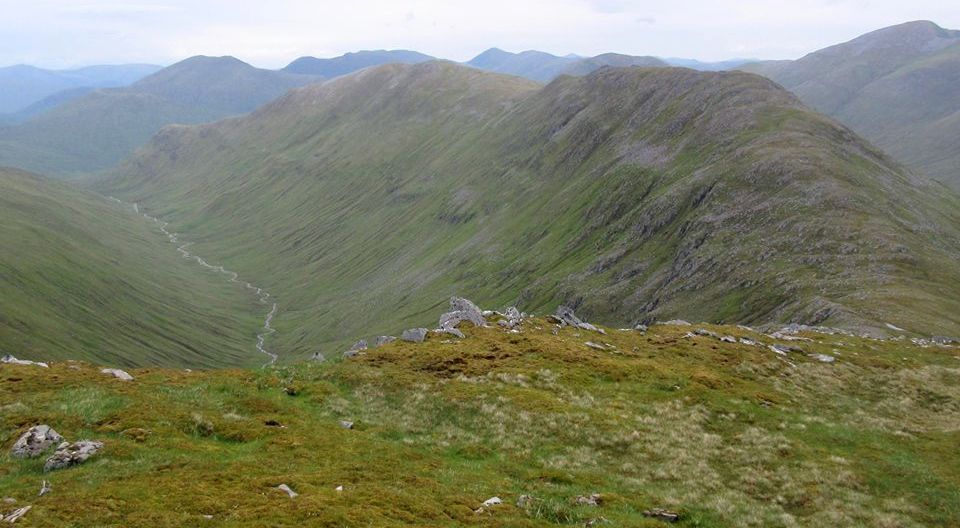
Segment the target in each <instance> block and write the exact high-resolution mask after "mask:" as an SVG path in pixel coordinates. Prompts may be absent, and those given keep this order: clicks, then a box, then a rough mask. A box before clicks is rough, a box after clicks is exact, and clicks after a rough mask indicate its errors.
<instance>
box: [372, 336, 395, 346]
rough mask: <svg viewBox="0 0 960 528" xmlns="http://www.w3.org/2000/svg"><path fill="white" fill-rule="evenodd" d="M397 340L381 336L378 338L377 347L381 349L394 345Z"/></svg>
mask: <svg viewBox="0 0 960 528" xmlns="http://www.w3.org/2000/svg"><path fill="white" fill-rule="evenodd" d="M396 340H397V338H396V337H393V336H380V337H378V338H377V341H376V346H378V347H380V346H383V345H386V344H389V343H393V342H394V341H396Z"/></svg>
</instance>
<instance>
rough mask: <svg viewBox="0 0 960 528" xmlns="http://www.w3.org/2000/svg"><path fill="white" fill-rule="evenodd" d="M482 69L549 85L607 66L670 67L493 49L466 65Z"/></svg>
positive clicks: (630, 59)
mask: <svg viewBox="0 0 960 528" xmlns="http://www.w3.org/2000/svg"><path fill="white" fill-rule="evenodd" d="M466 64H467V65H469V66H473V67H474V68H478V69H481V70H486V71H491V72H495V73H504V74H507V75H516V76H518V77H525V78H527V79H531V80H534V81H539V82H550V81H552V80H553V79H555V78H557V77H558V76H560V75H587V74H589V73H591V72H593V71H594V70H597V69H600V68H602V67H604V66H617V67H623V66H667V63H666V62H663V61H662V60H660V59H658V58H656V57H646V56H632V55H621V54H617V53H605V54H602V55H597V56H596V57H579V56H577V55H567V56H565V57H558V56H556V55H552V54H550V53H546V52H543V51H536V50H528V51H523V52H520V53H511V52H509V51H504V50H502V49H499V48H490V49H488V50H487V51H484V52H483V53H481V54H480V55H477V56H476V57H474V58H473V59H471V60H470V61H468V62H467V63H466Z"/></svg>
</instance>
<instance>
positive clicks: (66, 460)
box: [43, 440, 103, 471]
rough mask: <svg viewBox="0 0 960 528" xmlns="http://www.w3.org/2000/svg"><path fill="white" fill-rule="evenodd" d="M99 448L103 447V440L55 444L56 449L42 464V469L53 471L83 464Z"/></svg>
mask: <svg viewBox="0 0 960 528" xmlns="http://www.w3.org/2000/svg"><path fill="white" fill-rule="evenodd" d="M101 449H103V442H96V441H94V440H80V441H79V442H73V443H72V444H71V443H69V442H63V443H62V444H60V445H59V446H57V451H56V452H55V453H53V455H52V456H51V457H50V458H48V459H47V463H46V464H44V465H43V470H44V471H53V470H56V469H63V468H67V467H70V466H76V465H78V464H83V463H84V462H86V461H87V460H88V459H89V458H90V457H92V456H93V455H96V454H97V453H98V452H99V451H100V450H101Z"/></svg>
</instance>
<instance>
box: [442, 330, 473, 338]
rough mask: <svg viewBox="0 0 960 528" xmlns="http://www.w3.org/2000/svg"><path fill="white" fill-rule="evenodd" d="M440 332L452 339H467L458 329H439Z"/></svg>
mask: <svg viewBox="0 0 960 528" xmlns="http://www.w3.org/2000/svg"><path fill="white" fill-rule="evenodd" d="M440 331H441V332H443V333H444V334H450V335H452V336H454V337H459V338H460V339H464V338H465V337H467V336H466V335H464V333H463V332H461V331H460V329H459V328H441V329H440Z"/></svg>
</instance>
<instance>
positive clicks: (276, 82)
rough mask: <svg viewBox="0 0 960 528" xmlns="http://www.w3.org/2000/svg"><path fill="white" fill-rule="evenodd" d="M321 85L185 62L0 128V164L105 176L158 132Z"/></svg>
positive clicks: (207, 61)
mask: <svg viewBox="0 0 960 528" xmlns="http://www.w3.org/2000/svg"><path fill="white" fill-rule="evenodd" d="M320 80H321V79H320V78H318V77H314V76H307V75H295V74H290V73H286V72H278V71H272V70H263V69H259V68H254V67H253V66H250V65H249V64H246V63H244V62H242V61H239V60H237V59H234V58H232V57H193V58H190V59H187V60H185V61H182V62H179V63H177V64H174V65H173V66H170V67H167V68H164V69H162V70H160V71H158V72H156V73H154V74H153V75H150V76H148V77H145V78H143V79H141V80H139V81H137V82H136V83H134V84H133V85H131V86H129V87H126V88H113V89H102V90H95V91H92V92H89V93H86V94H82V95H80V96H79V97H70V98H68V99H67V100H66V101H65V102H63V103H62V104H59V105H50V107H48V108H46V110H45V111H43V112H40V113H38V114H36V115H34V116H33V117H32V118H31V119H28V120H26V121H25V122H23V123H21V124H18V125H15V126H11V127H8V128H5V129H2V128H0V165H8V166H15V167H19V168H23V169H27V170H32V171H35V172H40V173H43V174H48V175H52V176H60V177H63V176H71V175H78V174H86V173H91V172H96V171H99V170H103V169H106V168H108V167H110V166H112V165H114V164H116V163H117V162H119V161H120V160H122V159H124V158H125V157H127V156H129V155H130V154H131V153H132V152H133V151H134V150H135V149H136V148H137V147H140V146H141V145H143V144H144V143H146V142H147V141H148V140H149V139H150V138H151V137H152V136H153V135H154V134H156V133H157V132H158V131H159V130H160V129H161V128H162V127H164V126H166V125H170V124H192V123H201V122H209V121H215V120H218V119H222V118H225V117H229V116H232V115H238V114H244V113H247V112H250V111H252V110H254V109H256V108H257V107H259V106H261V105H263V104H264V103H267V102H269V101H271V100H273V99H276V98H277V97H279V96H281V95H283V94H284V93H285V92H286V91H287V90H289V89H290V88H294V87H297V86H303V85H305V84H309V83H311V82H319V81H320Z"/></svg>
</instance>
